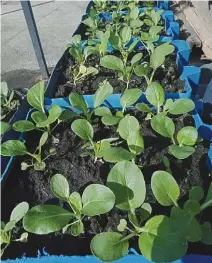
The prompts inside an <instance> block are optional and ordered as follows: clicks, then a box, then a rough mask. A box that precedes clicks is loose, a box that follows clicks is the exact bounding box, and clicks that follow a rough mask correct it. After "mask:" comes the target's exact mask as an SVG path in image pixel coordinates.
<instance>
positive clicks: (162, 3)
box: [86, 0, 171, 14]
mask: <svg viewBox="0 0 212 263" xmlns="http://www.w3.org/2000/svg"><path fill="white" fill-rule="evenodd" d="M114 2H115V1H114ZM156 2H157V7H158V8H161V9H165V10H168V9H169V5H170V3H171V1H169V0H164V1H156ZM93 5H94V2H93V1H90V2H89V4H88V5H87V8H86V14H88V13H90V8H91V7H92V6H93Z"/></svg>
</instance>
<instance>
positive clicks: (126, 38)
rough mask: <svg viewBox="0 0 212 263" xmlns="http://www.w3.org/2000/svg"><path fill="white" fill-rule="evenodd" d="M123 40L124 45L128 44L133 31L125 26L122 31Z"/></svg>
mask: <svg viewBox="0 0 212 263" xmlns="http://www.w3.org/2000/svg"><path fill="white" fill-rule="evenodd" d="M121 39H122V42H123V43H124V44H127V43H128V42H129V41H130V40H131V29H130V27H129V26H125V27H124V28H123V29H122V30H121Z"/></svg>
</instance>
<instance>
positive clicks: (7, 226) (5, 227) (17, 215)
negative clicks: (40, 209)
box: [0, 202, 29, 256]
mask: <svg viewBox="0 0 212 263" xmlns="http://www.w3.org/2000/svg"><path fill="white" fill-rule="evenodd" d="M28 210H29V205H28V203H26V202H22V203H19V204H18V205H17V206H16V207H15V208H14V209H13V211H12V213H11V215H10V221H9V222H7V223H5V222H3V221H1V231H0V239H1V256H3V254H4V251H5V250H6V248H7V247H8V246H9V245H10V244H11V242H22V243H26V242H27V238H28V233H26V232H24V233H22V234H21V236H20V238H18V239H17V238H16V237H15V236H16V234H15V231H14V229H15V227H16V224H17V223H18V222H19V221H21V220H22V218H23V217H24V216H25V214H26V213H27V211H28Z"/></svg>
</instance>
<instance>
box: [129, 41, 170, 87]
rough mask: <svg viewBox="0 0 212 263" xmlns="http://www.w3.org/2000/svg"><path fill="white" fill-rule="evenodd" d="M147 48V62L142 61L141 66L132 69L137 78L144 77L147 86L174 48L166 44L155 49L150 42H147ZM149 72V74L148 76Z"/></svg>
mask: <svg viewBox="0 0 212 263" xmlns="http://www.w3.org/2000/svg"><path fill="white" fill-rule="evenodd" d="M148 44H149V46H148V47H146V49H147V51H148V53H149V62H147V61H144V62H143V63H142V64H140V65H137V66H136V67H135V68H134V72H135V74H136V75H137V76H138V77H144V78H145V80H146V82H147V85H148V86H149V85H150V84H151V83H152V81H153V78H154V75H155V72H156V70H157V69H158V68H160V67H161V66H162V65H163V63H164V61H165V59H166V57H167V56H168V55H169V54H171V53H172V52H173V51H174V46H173V45H171V44H170V43H168V42H166V43H163V44H161V45H159V46H157V47H154V45H153V44H152V43H151V42H148ZM149 72H151V74H150V76H148V75H149Z"/></svg>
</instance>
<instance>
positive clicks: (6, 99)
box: [0, 82, 19, 120]
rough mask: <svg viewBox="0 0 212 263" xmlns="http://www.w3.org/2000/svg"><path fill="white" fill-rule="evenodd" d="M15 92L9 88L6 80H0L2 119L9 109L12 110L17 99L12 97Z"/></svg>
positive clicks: (17, 102)
mask: <svg viewBox="0 0 212 263" xmlns="http://www.w3.org/2000/svg"><path fill="white" fill-rule="evenodd" d="M14 96H15V92H14V91H13V90H9V89H8V86H7V83H6V82H1V89H0V97H1V120H3V119H4V118H5V117H6V116H7V115H8V114H9V113H10V112H11V111H14V110H15V109H16V108H17V107H18V105H19V101H18V100H16V99H15V98H14Z"/></svg>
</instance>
